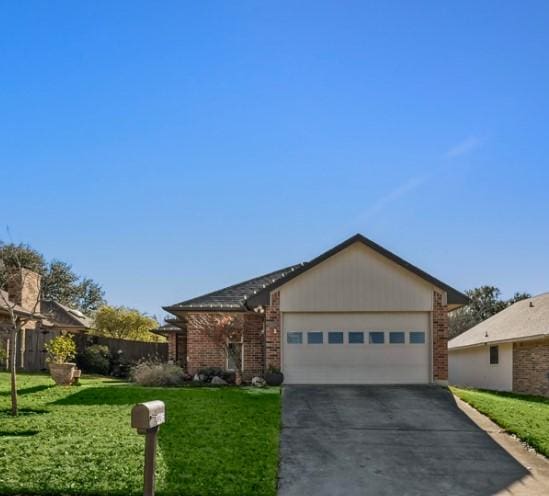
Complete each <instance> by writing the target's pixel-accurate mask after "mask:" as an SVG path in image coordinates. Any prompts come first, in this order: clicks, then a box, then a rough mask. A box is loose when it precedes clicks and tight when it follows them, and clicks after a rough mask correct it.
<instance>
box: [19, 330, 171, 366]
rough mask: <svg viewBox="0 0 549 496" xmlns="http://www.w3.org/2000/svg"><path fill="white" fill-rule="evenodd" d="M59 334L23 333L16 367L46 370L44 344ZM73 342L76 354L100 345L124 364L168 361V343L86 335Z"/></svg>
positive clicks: (75, 336) (47, 332) (51, 331)
mask: <svg viewBox="0 0 549 496" xmlns="http://www.w3.org/2000/svg"><path fill="white" fill-rule="evenodd" d="M60 334H61V332H60V331H55V330H28V331H26V333H25V350H24V352H23V353H22V354H20V355H22V357H21V356H19V357H18V365H19V366H21V358H22V359H23V367H22V369H23V370H28V371H30V372H33V371H39V370H46V369H47V364H46V349H45V344H46V343H47V342H48V341H49V340H50V339H53V338H54V337H56V336H59V335H60ZM73 337H74V341H75V343H76V349H77V352H78V353H82V352H83V351H84V350H85V349H86V348H87V347H88V346H91V345H94V344H100V345H104V346H108V347H109V351H110V352H111V354H113V355H114V354H120V352H121V358H122V360H123V361H125V362H136V361H137V360H140V359H141V358H146V357H158V358H159V359H160V360H163V361H166V360H167V359H168V343H150V342H145V341H127V340H125V339H114V338H106V337H103V336H90V335H87V334H75V335H74V336H73Z"/></svg>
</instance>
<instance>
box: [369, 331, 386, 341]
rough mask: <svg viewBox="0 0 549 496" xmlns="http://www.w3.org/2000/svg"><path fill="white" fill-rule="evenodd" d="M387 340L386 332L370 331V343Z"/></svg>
mask: <svg viewBox="0 0 549 496" xmlns="http://www.w3.org/2000/svg"><path fill="white" fill-rule="evenodd" d="M384 342H385V333H384V332H377V331H374V332H370V344H383V343H384Z"/></svg>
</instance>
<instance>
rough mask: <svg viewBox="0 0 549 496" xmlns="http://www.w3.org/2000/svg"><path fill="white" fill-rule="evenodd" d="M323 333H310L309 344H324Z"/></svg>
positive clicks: (308, 336)
mask: <svg viewBox="0 0 549 496" xmlns="http://www.w3.org/2000/svg"><path fill="white" fill-rule="evenodd" d="M322 342H323V339H322V332H317V331H315V332H308V333H307V344H322Z"/></svg>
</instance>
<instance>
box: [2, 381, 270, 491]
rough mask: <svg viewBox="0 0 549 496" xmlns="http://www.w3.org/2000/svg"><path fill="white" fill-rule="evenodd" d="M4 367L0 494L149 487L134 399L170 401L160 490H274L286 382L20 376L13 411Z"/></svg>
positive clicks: (161, 441)
mask: <svg viewBox="0 0 549 496" xmlns="http://www.w3.org/2000/svg"><path fill="white" fill-rule="evenodd" d="M8 380H9V376H8V374H6V373H0V494H79V495H80V494H82V495H84V494H109V495H111V494H120V495H122V494H123V495H131V494H140V493H141V492H142V479H143V448H144V438H143V436H140V435H138V434H137V433H136V432H135V430H133V429H132V428H131V427H130V410H131V407H132V406H133V405H134V404H135V403H139V402H142V401H149V400H153V399H160V400H163V401H164V402H165V403H166V417H167V418H166V424H165V425H163V426H162V427H161V428H160V435H159V446H158V457H157V494H159V495H183V494H184V495H274V494H275V493H276V476H277V464H278V433H279V424H280V394H279V390H278V389H267V390H257V389H245V388H242V389H238V388H143V387H138V386H134V385H129V384H126V383H120V382H116V381H112V380H110V379H107V378H89V379H86V378H84V379H83V380H82V384H83V385H82V386H81V387H58V386H54V385H53V381H51V379H50V378H49V377H48V376H45V375H31V374H25V375H23V374H20V375H19V388H20V396H19V398H20V406H21V408H22V411H21V414H20V416H19V417H17V418H13V417H11V416H10V415H9V413H8V409H9V405H10V403H9V401H10V398H9V382H8Z"/></svg>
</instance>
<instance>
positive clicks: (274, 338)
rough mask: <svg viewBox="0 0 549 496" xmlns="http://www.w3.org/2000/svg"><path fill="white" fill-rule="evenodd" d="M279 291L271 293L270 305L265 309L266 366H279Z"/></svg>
mask: <svg viewBox="0 0 549 496" xmlns="http://www.w3.org/2000/svg"><path fill="white" fill-rule="evenodd" d="M280 333H281V319H280V291H275V292H273V293H272V294H271V301H270V305H269V306H268V307H267V308H266V309H265V362H266V363H265V364H266V368H269V367H275V368H278V369H279V368H280V367H281V366H280Z"/></svg>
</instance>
